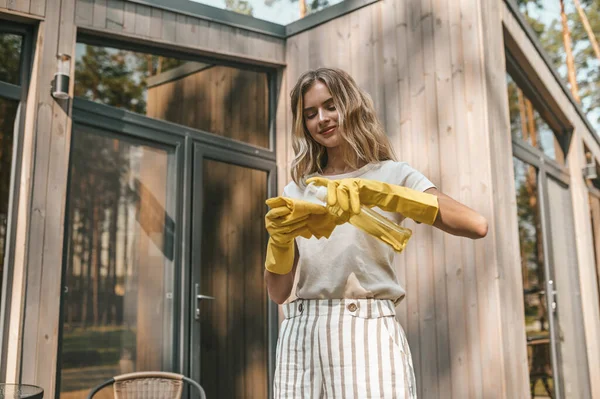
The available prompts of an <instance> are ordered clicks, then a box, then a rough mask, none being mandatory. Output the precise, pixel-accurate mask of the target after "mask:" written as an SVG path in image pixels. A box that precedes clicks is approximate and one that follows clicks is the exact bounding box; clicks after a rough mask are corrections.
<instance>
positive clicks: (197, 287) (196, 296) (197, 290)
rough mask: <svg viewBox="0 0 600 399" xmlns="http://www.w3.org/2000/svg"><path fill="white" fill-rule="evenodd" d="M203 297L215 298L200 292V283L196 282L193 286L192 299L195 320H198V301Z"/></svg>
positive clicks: (203, 298)
mask: <svg viewBox="0 0 600 399" xmlns="http://www.w3.org/2000/svg"><path fill="white" fill-rule="evenodd" d="M205 299H208V300H212V299H215V297H212V296H208V295H202V294H200V284H198V283H196V285H195V286H194V301H195V302H196V310H195V312H194V318H195V319H196V320H200V302H202V301H203V300H205Z"/></svg>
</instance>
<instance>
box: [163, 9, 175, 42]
mask: <svg viewBox="0 0 600 399" xmlns="http://www.w3.org/2000/svg"><path fill="white" fill-rule="evenodd" d="M176 37H177V18H176V15H175V13H172V12H170V11H163V18H162V34H161V39H163V40H165V41H169V42H174V41H175V39H176Z"/></svg>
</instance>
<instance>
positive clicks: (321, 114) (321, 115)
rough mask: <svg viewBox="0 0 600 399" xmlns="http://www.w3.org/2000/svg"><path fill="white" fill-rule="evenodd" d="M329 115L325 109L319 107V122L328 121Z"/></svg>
mask: <svg viewBox="0 0 600 399" xmlns="http://www.w3.org/2000/svg"><path fill="white" fill-rule="evenodd" d="M328 120H329V117H328V116H327V114H326V113H325V111H324V110H323V109H319V122H324V121H328Z"/></svg>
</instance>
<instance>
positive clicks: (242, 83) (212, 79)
mask: <svg viewBox="0 0 600 399" xmlns="http://www.w3.org/2000/svg"><path fill="white" fill-rule="evenodd" d="M159 77H160V76H159ZM147 115H148V116H149V117H151V118H158V119H163V120H167V121H169V122H175V123H179V124H182V125H185V126H189V127H192V128H195V129H200V130H204V131H206V132H209V133H214V134H218V135H220V136H224V137H228V138H230V139H234V140H238V141H241V142H244V143H247V144H252V145H255V146H258V147H263V148H269V120H268V118H269V90H268V80H267V75H266V74H265V73H261V72H254V71H245V70H241V69H237V68H230V67H224V66H213V67H209V68H207V69H203V70H201V71H199V72H196V73H194V74H192V75H188V76H185V77H182V78H179V79H176V80H172V81H168V82H165V83H161V84H158V85H156V86H152V87H150V88H149V89H148V106H147Z"/></svg>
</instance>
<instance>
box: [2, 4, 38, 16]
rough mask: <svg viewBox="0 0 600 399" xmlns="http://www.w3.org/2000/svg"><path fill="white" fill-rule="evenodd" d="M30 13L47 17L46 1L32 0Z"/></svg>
mask: <svg viewBox="0 0 600 399" xmlns="http://www.w3.org/2000/svg"><path fill="white" fill-rule="evenodd" d="M0 6H1V5H0ZM29 13H30V14H33V15H37V16H40V17H43V16H44V15H46V0H31V2H30V4H29Z"/></svg>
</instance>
